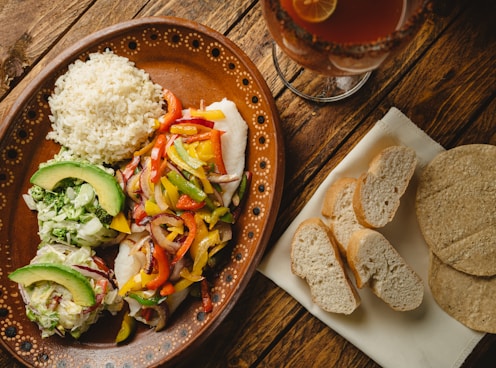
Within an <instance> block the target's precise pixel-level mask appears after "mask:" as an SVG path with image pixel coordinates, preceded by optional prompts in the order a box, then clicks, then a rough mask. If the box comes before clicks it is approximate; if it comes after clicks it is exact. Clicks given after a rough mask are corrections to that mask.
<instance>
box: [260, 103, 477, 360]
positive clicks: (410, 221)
mask: <svg viewBox="0 0 496 368" xmlns="http://www.w3.org/2000/svg"><path fill="white" fill-rule="evenodd" d="M395 144H401V145H406V146H409V147H412V148H413V149H415V151H416V152H417V156H418V161H419V165H418V167H417V171H416V173H415V175H414V177H413V179H412V182H411V184H410V185H409V188H408V189H407V192H406V193H405V195H404V196H403V197H402V199H401V204H400V207H399V209H398V212H397V213H396V215H395V218H394V220H393V221H392V222H391V223H390V224H388V225H387V226H386V227H384V228H383V229H380V231H381V232H382V233H383V234H384V235H385V236H386V238H387V239H388V240H389V241H390V242H391V243H392V244H393V245H394V246H395V248H396V249H397V250H398V252H399V253H400V254H401V255H402V256H403V258H405V260H406V261H407V262H408V263H409V264H410V266H412V268H413V269H414V270H415V271H416V272H417V273H418V274H419V276H420V277H421V278H422V280H423V281H424V287H425V295H424V300H423V302H422V305H421V306H420V307H419V308H418V309H417V310H415V311H411V312H395V311H393V310H392V309H390V308H389V307H388V306H387V305H386V304H385V303H383V302H382V301H381V300H380V299H378V298H377V297H376V296H375V295H374V294H372V292H371V291H370V289H368V288H364V289H361V290H359V294H360V297H361V299H362V302H361V305H360V307H359V308H358V309H357V310H356V311H355V312H353V314H352V315H350V316H345V315H339V314H333V313H327V312H325V311H323V310H322V309H320V308H319V307H318V306H317V305H316V304H314V303H313V302H312V300H311V297H310V291H309V288H308V285H307V284H306V283H305V282H304V281H303V280H302V279H300V278H298V277H297V276H295V275H293V274H292V273H291V268H290V256H289V254H290V243H291V238H292V237H293V234H294V232H295V230H296V228H297V226H298V225H299V224H300V223H301V222H302V221H303V220H304V219H307V218H310V217H320V218H322V220H324V222H326V220H325V218H324V217H322V215H321V212H320V211H321V205H322V201H323V198H324V194H325V191H326V190H327V188H328V187H329V185H330V184H331V183H332V182H334V181H335V180H336V179H337V178H340V177H343V176H352V177H358V176H359V175H360V174H361V173H362V172H363V171H365V170H366V169H367V167H368V163H369V161H370V159H371V158H372V157H373V156H374V155H375V154H377V153H378V152H379V151H380V150H381V149H383V148H385V147H387V146H390V145H395ZM442 150H443V147H442V146H440V145H439V144H438V143H436V142H435V141H433V140H432V139H431V138H430V137H429V136H428V135H427V134H425V133H424V132H423V131H422V130H421V129H419V128H418V127H417V126H416V125H415V124H414V123H412V122H411V121H410V119H408V118H407V117H406V116H405V115H404V114H403V113H402V112H401V111H399V110H398V109H397V108H394V107H392V108H391V109H390V110H389V111H388V113H387V114H386V115H385V116H384V117H383V119H381V120H379V121H378V122H377V123H376V124H375V125H374V127H373V128H372V129H371V130H370V132H368V133H367V135H366V136H365V137H364V138H363V139H362V140H361V141H360V142H359V143H358V144H357V146H356V147H355V148H354V149H353V150H352V151H351V152H350V153H349V154H348V155H347V156H346V158H345V159H344V160H343V161H342V162H341V163H339V165H338V166H336V168H335V169H334V170H333V171H332V172H331V173H330V174H329V176H328V177H327V178H326V179H325V180H324V182H323V183H322V184H321V186H320V187H319V188H318V189H317V191H316V192H315V194H314V196H313V197H312V198H311V199H310V201H309V202H308V203H307V204H306V205H305V207H304V208H303V210H302V211H301V212H300V214H299V215H298V216H297V217H296V218H295V220H294V221H293V222H292V223H291V225H290V226H289V227H288V229H287V230H286V231H285V233H284V234H283V235H282V236H281V238H280V239H279V240H278V241H277V243H276V244H275V245H274V247H273V248H272V249H271V250H270V252H269V253H268V254H267V255H266V256H265V257H264V259H263V260H262V262H261V264H260V265H259V268H258V270H259V271H260V272H262V273H263V274H264V275H265V276H267V277H268V278H270V279H271V280H273V281H274V282H275V283H276V284H277V285H278V286H280V287H281V288H283V289H284V290H286V291H287V292H288V293H289V294H290V295H291V296H293V297H294V298H295V299H296V300H298V302H300V303H301V304H302V305H303V306H304V307H305V308H306V309H307V310H308V311H309V312H310V313H311V314H313V315H314V316H316V317H317V318H319V319H320V320H321V321H322V322H324V323H325V324H327V325H328V326H329V327H331V328H332V329H333V330H334V331H336V332H337V333H339V334H340V335H341V336H343V337H344V338H346V339H347V340H348V341H350V342H351V343H353V344H354V345H355V346H356V347H358V348H359V349H360V350H362V351H363V352H364V353H365V354H367V355H368V356H369V357H370V358H372V359H373V360H374V361H375V362H377V363H378V364H380V365H381V366H383V367H391V368H403V367H405V368H406V367H412V368H418V367H422V368H429V367H432V368H444V367H459V366H460V365H461V364H462V363H463V361H464V360H465V359H466V357H467V356H468V355H469V354H470V352H471V351H472V350H473V349H474V347H475V346H476V345H477V343H478V342H479V341H480V339H481V338H482V337H483V336H484V334H483V333H479V332H476V331H473V330H471V329H469V328H467V327H465V326H464V325H462V324H461V323H459V322H458V321H456V320H455V319H453V318H451V317H450V316H449V315H448V314H446V313H445V312H444V311H443V310H442V309H441V308H440V307H439V306H438V305H437V304H436V302H435V301H434V299H433V297H432V294H431V292H430V289H429V287H428V283H427V269H428V258H429V256H428V247H427V245H426V244H425V241H424V239H423V237H422V235H421V233H420V229H419V228H418V224H417V220H416V216H415V207H414V206H415V188H416V181H417V180H418V175H419V173H420V172H421V170H422V168H423V167H424V166H425V165H426V164H427V163H428V162H429V161H430V160H431V159H432V158H433V157H434V156H435V155H436V154H438V153H439V152H441V151H442ZM352 279H353V278H352Z"/></svg>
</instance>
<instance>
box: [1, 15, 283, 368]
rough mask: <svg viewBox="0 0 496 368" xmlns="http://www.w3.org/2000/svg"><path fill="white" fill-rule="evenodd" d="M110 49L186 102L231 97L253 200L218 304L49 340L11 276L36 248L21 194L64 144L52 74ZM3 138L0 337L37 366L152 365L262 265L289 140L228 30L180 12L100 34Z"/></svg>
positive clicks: (78, 48) (33, 224)
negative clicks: (124, 335) (54, 133)
mask: <svg viewBox="0 0 496 368" xmlns="http://www.w3.org/2000/svg"><path fill="white" fill-rule="evenodd" d="M106 48H110V49H112V50H113V51H114V52H115V53H117V54H119V55H122V56H126V57H128V58H129V59H130V60H132V61H134V62H135V63H136V65H137V66H138V67H140V68H143V69H145V70H146V71H148V72H149V73H150V75H151V77H152V79H153V80H154V81H155V82H157V83H159V84H161V85H162V86H164V87H167V88H168V89H170V90H172V91H173V92H174V93H175V94H176V95H177V96H178V97H179V98H180V99H181V100H182V102H183V104H184V106H199V103H200V100H201V99H204V100H205V102H206V103H207V104H209V103H211V102H214V101H218V100H221V99H222V98H223V97H228V98H229V99H231V100H233V101H234V102H235V103H236V105H237V107H238V109H239V111H240V112H241V114H242V116H243V117H244V119H245V120H246V122H247V123H248V125H249V137H248V139H249V142H248V152H247V157H246V168H247V169H248V170H250V171H252V173H253V180H252V185H251V187H250V192H249V198H248V202H247V204H246V207H245V210H244V213H243V215H242V216H241V218H240V220H239V222H238V223H237V224H236V227H235V232H234V239H233V244H232V246H233V248H232V249H233V250H232V255H231V259H230V261H229V263H228V264H227V265H226V266H225V268H223V270H222V271H221V272H220V274H219V276H218V278H217V279H216V281H215V284H214V288H213V291H212V293H213V295H212V297H213V300H214V309H213V312H212V313H210V314H205V313H204V312H203V311H202V308H201V305H200V302H199V301H197V300H194V299H192V300H189V301H188V302H187V303H186V304H184V305H183V306H182V308H181V309H180V311H178V312H177V313H176V314H175V315H173V318H172V320H171V324H170V325H169V327H168V328H167V329H166V330H164V331H162V332H158V333H157V332H154V331H153V330H150V329H148V328H145V327H141V328H139V329H138V331H137V336H136V337H135V338H134V340H133V341H131V342H130V343H128V344H127V345H123V346H116V345H115V344H114V343H113V341H114V338H115V335H116V333H117V330H118V328H119V326H120V318H113V317H111V316H104V317H103V318H102V319H101V320H100V321H99V323H98V324H97V325H94V326H92V327H91V329H90V331H89V332H87V333H86V334H85V335H83V337H82V338H81V339H80V340H79V341H75V340H73V339H71V338H65V339H63V338H59V337H50V338H47V339H42V338H41V336H40V332H39V331H38V328H37V326H36V325H35V324H33V323H31V322H29V321H28V320H27V318H26V317H25V312H24V304H23V302H22V299H21V297H20V295H19V293H18V290H17V285H16V284H14V283H12V282H11V281H9V280H8V278H7V275H8V274H9V273H10V272H11V271H13V270H14V269H16V268H18V267H21V266H23V265H25V264H27V263H29V261H30V259H31V258H32V257H33V256H34V254H35V252H36V248H37V245H38V243H39V238H38V235H37V220H36V214H35V213H32V212H30V211H29V210H28V209H27V208H26V205H25V204H24V202H23V199H22V194H23V193H25V192H26V191H27V189H28V188H29V178H30V177H31V175H32V174H33V172H34V171H35V170H36V169H37V166H38V164H39V163H40V162H42V161H45V160H47V159H49V158H51V157H52V156H53V154H54V153H56V152H57V151H58V149H59V147H58V146H57V145H56V144H54V143H53V142H51V141H50V142H49V141H46V140H45V136H46V134H47V132H48V131H49V130H50V123H49V119H48V116H49V114H50V111H49V107H48V104H47V98H48V96H50V94H51V93H52V89H53V84H54V81H55V79H56V78H57V77H58V76H59V75H60V74H63V73H65V72H66V70H67V66H68V65H69V64H70V63H72V62H73V61H74V60H76V59H78V58H79V59H85V58H86V57H87V55H88V54H89V53H91V52H96V51H104V50H105V49H106ZM6 123H7V124H8V128H7V130H6V132H5V134H4V136H3V137H2V138H1V143H0V156H1V162H2V164H1V167H0V259H1V264H0V338H1V342H2V344H3V346H4V347H5V348H6V349H8V350H9V351H10V352H11V353H12V354H13V355H14V356H15V357H16V358H17V359H18V360H19V361H21V362H22V363H23V364H25V365H28V366H32V367H75V366H79V367H86V368H90V367H153V366H157V365H159V364H162V363H165V362H172V361H174V360H175V359H177V358H178V357H179V356H180V355H181V354H182V353H183V352H184V351H186V349H190V348H194V347H195V346H198V345H199V344H200V343H201V342H202V341H203V340H204V339H205V338H206V337H207V336H208V335H209V334H210V333H211V332H212V330H213V329H214V328H215V327H216V326H218V325H219V323H220V322H221V321H222V319H223V318H224V317H225V316H226V315H227V313H228V312H229V311H230V310H231V309H232V307H233V305H234V303H235V302H236V301H237V300H238V299H239V297H240V294H241V292H242V291H243V289H244V288H245V287H246V285H247V283H248V281H249V279H250V277H251V276H252V274H253V273H254V272H255V268H256V266H257V264H258V263H259V261H260V259H261V257H262V255H263V252H264V249H265V247H266V244H267V242H268V240H269V237H270V233H271V231H272V228H273V225H274V222H275V221H274V220H275V217H276V215H277V211H278V208H279V203H280V199H281V189H280V188H281V187H282V181H283V164H282V158H283V148H282V144H283V141H282V139H281V136H280V130H279V129H280V128H279V125H278V116H277V112H276V108H275V105H274V102H273V99H272V95H271V93H270V91H269V89H268V88H267V85H266V84H265V81H264V80H263V78H262V76H261V75H260V73H259V72H258V70H257V69H256V67H255V66H254V65H253V63H252V62H251V61H250V60H249V59H248V58H247V56H246V55H245V54H244V53H243V52H242V51H241V50H240V49H239V48H238V47H237V46H236V45H234V44H233V43H232V42H231V41H229V40H228V39H226V38H225V37H224V36H222V35H221V34H219V33H217V32H215V31H213V30H211V29H209V28H207V27H204V26H202V25H199V24H196V23H193V22H190V21H185V20H182V19H177V18H169V17H161V18H157V17H154V18H141V19H138V20H133V21H129V22H126V23H121V24H118V25H116V26H112V27H109V28H107V29H104V30H102V31H100V32H98V33H96V34H93V35H91V36H89V37H87V38H85V39H84V40H82V41H81V42H79V43H77V44H76V45H74V46H73V47H72V48H70V49H69V50H67V51H66V52H65V53H63V54H61V55H60V56H59V57H58V58H57V59H56V60H54V61H53V62H52V63H51V64H50V65H49V66H48V67H47V68H46V69H45V70H44V71H43V72H42V73H41V74H40V75H39V76H38V77H37V79H36V80H34V81H33V83H31V85H30V86H29V88H27V90H26V91H25V92H24V93H23V95H22V96H21V97H20V98H19V100H18V101H17V102H16V104H15V105H14V107H13V108H12V110H11V112H10V113H9V115H8V116H7V122H6Z"/></svg>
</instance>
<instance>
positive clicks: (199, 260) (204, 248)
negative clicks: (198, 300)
mask: <svg viewBox="0 0 496 368" xmlns="http://www.w3.org/2000/svg"><path fill="white" fill-rule="evenodd" d="M217 244H220V236H219V231H217V230H214V231H209V232H208V233H207V235H206V236H205V237H204V238H202V239H201V240H200V242H199V244H198V247H197V251H196V256H195V259H194V261H193V270H192V273H193V274H195V275H201V274H203V268H204V267H205V266H206V265H207V262H208V258H209V252H208V250H209V249H210V248H211V247H215V246H216V245H217Z"/></svg>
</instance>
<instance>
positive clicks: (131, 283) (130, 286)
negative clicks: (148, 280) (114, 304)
mask: <svg viewBox="0 0 496 368" xmlns="http://www.w3.org/2000/svg"><path fill="white" fill-rule="evenodd" d="M141 289H142V286H141V277H140V274H136V275H134V276H133V277H131V278H130V279H129V280H127V281H126V283H125V284H124V285H122V286H120V287H119V292H118V294H119V295H120V296H125V295H126V294H127V293H129V292H130V291H136V290H141Z"/></svg>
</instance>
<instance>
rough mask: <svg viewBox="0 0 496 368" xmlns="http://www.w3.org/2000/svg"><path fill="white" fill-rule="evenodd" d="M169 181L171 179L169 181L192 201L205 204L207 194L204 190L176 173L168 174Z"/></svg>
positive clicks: (170, 172)
mask: <svg viewBox="0 0 496 368" xmlns="http://www.w3.org/2000/svg"><path fill="white" fill-rule="evenodd" d="M167 179H169V181H170V182H171V183H172V184H173V185H175V186H176V188H177V189H179V191H180V192H181V193H183V194H186V195H188V196H189V197H190V198H191V199H193V200H195V201H197V202H203V201H204V200H205V199H206V198H207V194H206V193H205V192H204V191H203V190H201V189H200V188H198V187H197V186H196V185H194V184H193V183H191V182H190V181H188V180H186V179H185V178H184V177H183V176H182V175H181V174H179V173H178V172H176V171H169V172H168V173H167ZM176 205H177V204H176Z"/></svg>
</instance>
